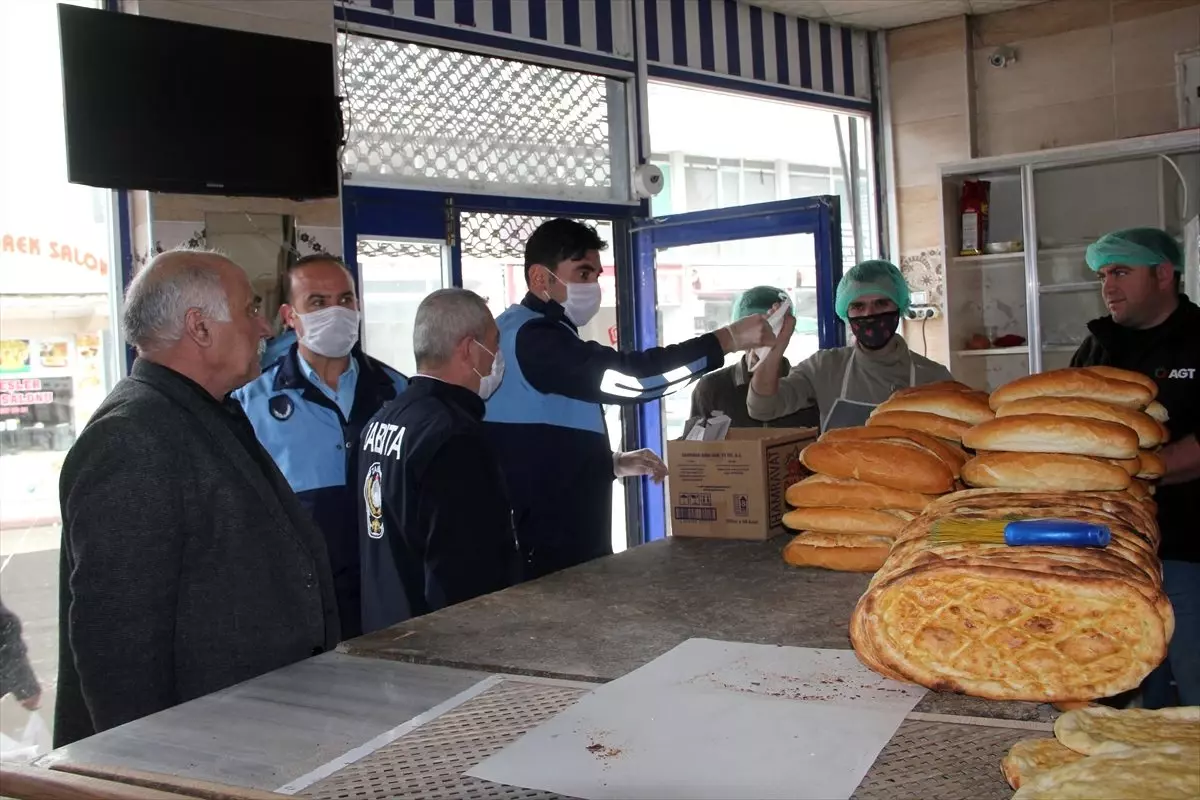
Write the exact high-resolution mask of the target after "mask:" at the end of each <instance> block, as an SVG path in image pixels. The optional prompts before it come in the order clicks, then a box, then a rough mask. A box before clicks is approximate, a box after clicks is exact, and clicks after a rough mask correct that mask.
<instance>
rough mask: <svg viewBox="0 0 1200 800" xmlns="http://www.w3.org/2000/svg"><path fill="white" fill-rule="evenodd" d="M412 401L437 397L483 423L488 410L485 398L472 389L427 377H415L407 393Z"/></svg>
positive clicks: (409, 384)
mask: <svg viewBox="0 0 1200 800" xmlns="http://www.w3.org/2000/svg"><path fill="white" fill-rule="evenodd" d="M405 394H406V395H409V396H410V397H411V398H412V399H414V400H415V399H417V398H420V397H436V398H437V399H439V400H441V401H442V402H444V403H447V404H449V405H452V406H454V407H456V408H459V409H461V410H462V411H464V412H466V413H467V414H469V415H470V416H471V417H472V418H473V419H475V420H477V421H479V422H482V421H483V414H484V411H485V410H486V406H485V405H484V402H483V398H481V397H480V396H479V395H478V394H476V393H475V392H472V391H471V390H470V389H467V388H465V387H462V386H459V385H457V384H453V383H447V382H446V381H443V380H439V379H437V378H430V377H428V376H427V375H414V376H413V378H412V380H411V381H409V383H408V390H407V391H405Z"/></svg>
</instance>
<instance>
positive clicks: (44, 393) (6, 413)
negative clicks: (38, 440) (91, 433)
mask: <svg viewBox="0 0 1200 800" xmlns="http://www.w3.org/2000/svg"><path fill="white" fill-rule="evenodd" d="M71 395H72V392H71V379H70V378H45V379H42V378H13V379H5V380H0V417H4V418H11V417H14V416H15V417H17V418H18V420H19V422H20V423H24V424H27V425H28V424H34V423H38V422H41V423H44V424H51V425H53V424H62V423H64V422H69V421H70V418H71V411H70V409H71Z"/></svg>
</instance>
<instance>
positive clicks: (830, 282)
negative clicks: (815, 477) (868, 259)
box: [630, 195, 845, 542]
mask: <svg viewBox="0 0 1200 800" xmlns="http://www.w3.org/2000/svg"><path fill="white" fill-rule="evenodd" d="M797 233H811V234H812V235H813V237H814V242H813V247H814V250H815V252H816V260H817V287H816V288H817V340H818V343H819V346H820V347H821V348H822V349H825V348H830V347H841V346H842V345H844V344H845V329H844V328H843V327H842V325H841V324H840V323H839V322H838V318H837V314H836V313H835V311H834V293H835V292H836V290H837V284H838V281H840V280H841V279H842V239H841V214H840V206H839V202H838V198H837V197H834V196H830V195H822V196H820V197H807V198H802V199H798V200H781V201H778V202H774V203H759V204H756V205H747V206H738V207H736V208H728V209H718V210H715V211H696V212H692V213H688V214H676V215H673V216H668V217H657V218H654V219H648V220H639V221H637V222H636V223H635V224H634V226H633V228H632V237H631V241H630V246H631V248H632V251H633V265H634V274H635V276H636V283H635V285H634V306H635V313H636V321H635V337H634V346H635V347H637V348H639V349H645V348H648V347H654V346H656V345H657V344H658V289H657V283H656V279H655V276H656V271H655V253H656V251H658V250H661V249H663V248H667V247H683V246H686V245H692V244H710V243H713V242H727V241H733V240H737V239H757V238H761V237H764V236H785V235H789V234H797ZM661 406H662V403H661V401H658V400H655V401H652V402H649V403H645V404H643V405H641V406H639V408H638V425H637V428H638V429H639V433H640V437H639V441H638V447H648V448H650V449H651V450H653V451H654V452H656V453H663V451H664V445H663V436H662V423H661V414H662V408H661ZM639 482H640V483H641V491H640V492H639V496H640V498H641V502H640V505H641V511H642V519H641V530H642V541H644V542H649V541H654V540H655V539H661V538H663V537H665V536H666V498H665V496H664V492H663V487H662V486H661V485H655V484H653V483H651V482H650V480H649V479H648V478H642V479H641V480H640V481H639Z"/></svg>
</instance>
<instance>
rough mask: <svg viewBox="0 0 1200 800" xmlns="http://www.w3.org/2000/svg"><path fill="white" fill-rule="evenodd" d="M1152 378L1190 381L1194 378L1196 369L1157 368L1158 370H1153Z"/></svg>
mask: <svg viewBox="0 0 1200 800" xmlns="http://www.w3.org/2000/svg"><path fill="white" fill-rule="evenodd" d="M1154 377H1156V378H1187V379H1188V380H1191V379H1193V378H1195V377H1196V369H1195V368H1194V367H1193V368H1190V369H1167V368H1166V367H1159V368H1158V369H1156V370H1154Z"/></svg>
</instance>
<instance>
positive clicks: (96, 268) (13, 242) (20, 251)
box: [0, 233, 108, 275]
mask: <svg viewBox="0 0 1200 800" xmlns="http://www.w3.org/2000/svg"><path fill="white" fill-rule="evenodd" d="M0 253H11V254H13V255H25V256H40V257H42V258H49V259H50V260H51V261H64V262H67V263H70V264H75V265H76V266H80V267H83V268H84V269H87V270H90V271H92V272H98V273H99V274H101V275H107V274H108V261H107V260H106V259H104V258H102V257H100V256H98V255H96V254H95V253H92V252H90V251H88V250H86V249H84V248H82V247H78V246H75V245H70V244H65V243H63V242H59V241H55V240H53V239H45V238H42V237H40V236H20V235H16V234H11V233H5V234H4V235H3V236H2V237H0Z"/></svg>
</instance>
